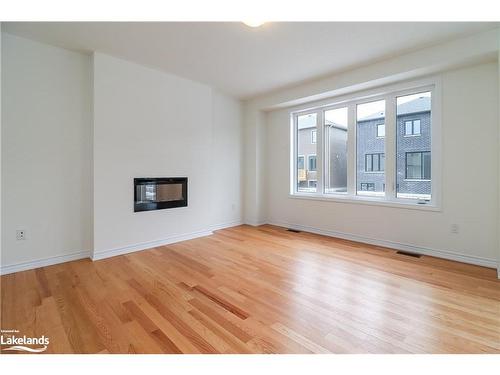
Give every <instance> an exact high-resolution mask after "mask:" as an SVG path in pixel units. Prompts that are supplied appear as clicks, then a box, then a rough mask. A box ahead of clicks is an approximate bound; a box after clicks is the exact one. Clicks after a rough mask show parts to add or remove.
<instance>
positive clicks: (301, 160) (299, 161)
mask: <svg viewBox="0 0 500 375" xmlns="http://www.w3.org/2000/svg"><path fill="white" fill-rule="evenodd" d="M297 169H304V157H303V156H299V157H298V158H297Z"/></svg>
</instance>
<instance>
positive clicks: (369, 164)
mask: <svg viewBox="0 0 500 375" xmlns="http://www.w3.org/2000/svg"><path fill="white" fill-rule="evenodd" d="M372 156H373V155H372V154H366V155H365V171H367V172H371V171H372V166H373V164H372V163H373V158H372Z"/></svg>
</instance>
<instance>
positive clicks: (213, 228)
mask: <svg viewBox="0 0 500 375" xmlns="http://www.w3.org/2000/svg"><path fill="white" fill-rule="evenodd" d="M242 224H243V221H241V220H237V221H228V222H226V223H220V224H214V225H211V226H210V230H211V231H216V230H220V229H225V228H231V227H237V226H238V225H242Z"/></svg>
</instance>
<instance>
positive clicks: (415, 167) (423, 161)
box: [406, 151, 431, 180]
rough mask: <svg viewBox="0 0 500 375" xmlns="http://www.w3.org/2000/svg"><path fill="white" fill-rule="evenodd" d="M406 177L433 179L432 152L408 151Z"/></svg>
mask: <svg viewBox="0 0 500 375" xmlns="http://www.w3.org/2000/svg"><path fill="white" fill-rule="evenodd" d="M406 179H407V180H430V179H431V153H430V152H429V151H425V152H407V153H406Z"/></svg>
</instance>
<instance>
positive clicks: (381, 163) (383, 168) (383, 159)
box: [380, 154, 385, 190]
mask: <svg viewBox="0 0 500 375" xmlns="http://www.w3.org/2000/svg"><path fill="white" fill-rule="evenodd" d="M380 170H381V171H385V154H381V155H380ZM384 190H385V189H384Z"/></svg>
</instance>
